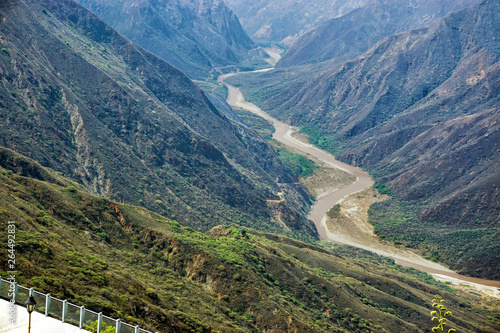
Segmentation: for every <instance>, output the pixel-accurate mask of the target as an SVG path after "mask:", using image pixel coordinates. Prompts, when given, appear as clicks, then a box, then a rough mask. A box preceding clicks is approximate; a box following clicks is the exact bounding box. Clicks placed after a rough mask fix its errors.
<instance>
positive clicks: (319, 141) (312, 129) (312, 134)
mask: <svg viewBox="0 0 500 333" xmlns="http://www.w3.org/2000/svg"><path fill="white" fill-rule="evenodd" d="M300 132H301V133H304V134H307V135H308V136H309V142H310V143H311V144H313V145H315V146H316V147H318V148H321V149H324V150H326V151H327V152H329V153H330V154H332V155H333V156H335V157H337V156H338V155H339V153H340V152H341V151H342V148H343V145H342V144H341V143H340V142H338V141H337V140H336V139H335V138H334V137H333V135H331V134H322V131H321V130H320V129H319V128H318V127H316V126H314V125H304V126H302V127H301V128H300Z"/></svg>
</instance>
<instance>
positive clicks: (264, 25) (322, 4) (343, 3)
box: [226, 0, 370, 44]
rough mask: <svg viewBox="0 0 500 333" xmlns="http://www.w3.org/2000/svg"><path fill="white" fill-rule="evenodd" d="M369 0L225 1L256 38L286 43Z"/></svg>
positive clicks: (249, 32) (263, 40)
mask: <svg viewBox="0 0 500 333" xmlns="http://www.w3.org/2000/svg"><path fill="white" fill-rule="evenodd" d="M369 1H370V0H333V1H332V0H312V1H310V0H299V1H297V0H277V1H268V0H256V1H247V0H226V3H227V4H228V6H229V7H230V8H231V9H232V10H233V11H234V12H235V13H236V15H238V17H239V19H240V20H241V22H242V25H243V27H244V28H245V31H247V32H248V34H249V35H250V36H251V37H252V38H253V39H254V40H256V41H260V42H282V43H284V44H289V43H290V42H292V41H293V40H294V39H295V37H297V36H298V35H300V34H301V33H304V32H306V31H307V30H309V29H312V28H315V27H316V26H317V25H319V24H321V23H323V22H325V21H326V20H328V19H330V18H333V17H338V16H341V15H344V14H347V13H349V12H350V11H352V10H353V9H355V8H358V7H360V6H362V5H364V4H366V3H368V2H369Z"/></svg>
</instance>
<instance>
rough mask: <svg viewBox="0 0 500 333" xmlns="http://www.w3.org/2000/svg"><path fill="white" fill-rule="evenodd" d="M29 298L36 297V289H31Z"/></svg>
mask: <svg viewBox="0 0 500 333" xmlns="http://www.w3.org/2000/svg"><path fill="white" fill-rule="evenodd" d="M29 296H35V289H33V288H30V291H29V293H28V297H29Z"/></svg>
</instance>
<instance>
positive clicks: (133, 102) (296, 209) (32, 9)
mask: <svg viewBox="0 0 500 333" xmlns="http://www.w3.org/2000/svg"><path fill="white" fill-rule="evenodd" d="M0 16H1V20H2V24H1V25H0V42H1V45H0V49H1V51H0V73H1V79H2V80H1V83H0V144H1V145H3V146H5V147H7V148H10V149H13V150H15V151H17V152H20V153H22V154H24V155H26V156H28V157H30V158H32V159H34V160H36V161H38V162H40V163H41V164H42V165H44V166H47V167H50V168H52V169H53V170H56V171H58V172H61V173H63V174H65V175H67V176H69V177H71V178H73V179H75V180H76V181H78V182H79V183H80V184H83V185H84V186H86V187H87V188H88V189H90V190H91V191H92V193H94V194H97V195H102V196H106V197H110V198H114V199H115V200H119V201H121V202H126V203H131V204H136V205H140V206H144V207H147V208H149V209H151V210H153V211H155V212H158V213H161V214H163V215H166V216H168V217H170V218H172V219H174V218H175V219H176V220H177V221H179V222H182V223H184V224H186V225H189V226H191V227H193V228H195V229H198V230H208V229H210V228H212V227H214V226H216V225H219V224H234V223H238V224H243V225H247V226H253V227H254V228H261V229H266V230H274V231H280V230H281V231H283V232H291V233H297V235H299V234H302V235H303V236H304V237H313V238H314V237H316V235H317V233H316V230H315V228H314V225H313V224H312V222H310V221H308V220H307V219H306V217H305V214H306V211H307V207H308V205H310V195H309V194H308V193H307V191H306V190H305V189H304V188H303V187H302V186H301V185H300V184H298V181H297V179H296V177H295V176H294V175H293V173H292V172H291V170H290V169H289V168H288V167H286V166H284V165H283V164H282V162H281V161H280V159H279V157H278V155H277V154H276V153H275V152H274V150H273V149H272V148H271V147H270V146H269V145H268V144H267V143H266V142H265V141H264V140H263V139H262V138H261V137H259V136H258V135H257V134H256V133H255V132H253V131H251V130H249V129H248V128H247V127H245V126H243V125H239V124H238V123H235V122H233V121H231V120H229V119H228V118H227V117H226V116H224V115H223V114H222V113H221V112H220V111H219V110H218V109H217V108H216V107H215V106H214V105H213V104H212V103H211V102H210V101H209V99H208V98H207V97H206V95H205V94H204V93H203V92H202V91H201V89H200V88H198V87H197V86H196V85H195V84H193V82H192V81H190V80H189V79H188V78H187V77H186V76H185V75H184V74H183V73H182V72H180V71H179V70H178V69H176V68H174V67H172V66H171V65H169V64H168V63H166V62H165V61H163V60H161V59H160V58H158V57H156V56H154V55H153V54H151V53H149V52H147V51H145V50H144V49H142V48H140V47H139V46H137V45H135V44H133V43H132V42H130V41H129V40H127V39H125V38H124V37H123V36H121V35H120V34H119V33H118V32H116V31H115V30H113V29H112V28H111V27H110V26H108V25H107V24H105V23H104V22H103V21H101V20H100V19H99V18H98V17H97V16H95V15H94V14H92V13H91V12H89V11H88V10H86V9H85V8H83V7H82V6H80V5H79V4H77V3H76V2H74V1H71V0H63V1H56V0H24V1H16V2H2V3H1V5H0ZM279 192H284V193H285V196H286V198H287V200H285V201H284V202H281V203H276V202H275V200H276V199H278V198H279V196H278V193H279Z"/></svg>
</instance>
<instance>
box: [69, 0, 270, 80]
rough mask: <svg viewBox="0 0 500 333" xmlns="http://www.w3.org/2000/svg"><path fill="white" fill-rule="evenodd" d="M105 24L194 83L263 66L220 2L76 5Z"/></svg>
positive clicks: (91, 0)
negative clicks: (219, 69)
mask: <svg viewBox="0 0 500 333" xmlns="http://www.w3.org/2000/svg"><path fill="white" fill-rule="evenodd" d="M78 2H79V3H80V4H82V5H83V6H85V7H87V8H88V9H90V10H91V11H92V12H94V13H95V14H97V15H98V16H99V17H101V18H102V19H103V20H104V21H105V22H107V23H108V24H109V25H111V26H112V27H113V28H115V29H116V30H118V31H119V32H120V33H122V34H123V35H125V36H126V37H127V38H129V39H130V40H132V41H133V42H135V43H137V44H138V45H140V46H142V47H144V48H145V49H147V50H149V51H150V52H152V53H154V54H156V55H157V56H159V57H160V58H162V59H164V60H166V61H168V62H169V63H170V64H172V65H174V66H175V67H177V68H179V69H180V70H182V71H183V72H184V73H186V74H188V75H189V76H190V77H193V78H203V79H205V78H206V77H208V76H209V74H210V73H212V74H214V68H217V67H225V68H226V69H225V70H226V71H228V70H235V69H237V68H252V66H261V67H262V66H265V64H266V63H265V61H264V60H263V58H262V55H263V53H264V52H263V51H262V50H259V49H258V46H257V45H256V44H255V43H254V42H253V41H252V40H251V39H250V38H249V37H248V36H247V34H246V32H245V31H244V30H243V29H242V27H241V25H240V22H239V20H238V18H237V17H236V16H235V15H234V13H233V12H232V11H231V10H230V9H229V8H228V7H227V6H226V4H225V3H224V1H222V0H196V1H185V0H163V1H157V0H141V1H137V0H114V1H108V0H78Z"/></svg>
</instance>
